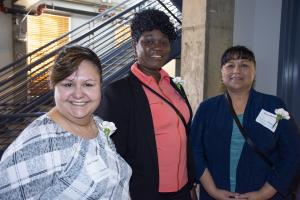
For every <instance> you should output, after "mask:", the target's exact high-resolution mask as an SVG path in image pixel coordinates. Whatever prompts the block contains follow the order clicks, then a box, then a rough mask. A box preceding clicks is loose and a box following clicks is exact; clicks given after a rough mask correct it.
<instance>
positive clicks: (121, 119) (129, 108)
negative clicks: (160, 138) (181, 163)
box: [95, 72, 194, 200]
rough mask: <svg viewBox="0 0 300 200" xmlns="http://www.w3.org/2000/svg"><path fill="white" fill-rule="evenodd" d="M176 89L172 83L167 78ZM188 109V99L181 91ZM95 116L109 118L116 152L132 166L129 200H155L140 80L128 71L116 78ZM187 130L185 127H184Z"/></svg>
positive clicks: (150, 134)
mask: <svg viewBox="0 0 300 200" xmlns="http://www.w3.org/2000/svg"><path fill="white" fill-rule="evenodd" d="M171 84H172V85H173V87H174V88H175V89H176V90H177V91H178V88H177V87H176V85H175V84H174V83H173V81H171ZM179 94H181V95H182V96H183V98H184V99H185V101H186V103H187V105H188V107H189V109H190V115H191V117H190V121H189V122H188V127H189V124H190V122H191V119H192V111H191V107H190V104H189V103H188V100H187V98H186V96H185V94H184V92H183V93H180V92H179ZM95 114H96V115H99V116H100V117H101V118H102V119H103V120H106V121H112V122H114V123H115V124H116V127H117V130H116V132H115V133H114V134H113V135H112V136H111V137H112V139H113V141H114V143H115V145H116V149H117V152H118V153H119V154H120V155H121V156H122V157H123V158H124V159H125V160H126V161H127V163H128V164H129V165H130V166H131V168H132V171H133V173H132V177H131V179H130V195H131V198H132V200H142V199H143V200H158V199H159V197H158V188H159V174H158V173H159V172H158V158H157V150H156V142H155V135H154V127H153V121H152V116H151V110H150V106H149V103H148V99H147V96H146V94H145V92H144V90H143V88H142V86H141V83H140V81H139V80H138V79H137V78H136V77H135V76H134V75H133V74H132V73H131V72H130V73H129V76H127V77H125V78H123V79H121V80H118V81H116V82H114V83H112V84H110V85H109V86H107V87H106V88H105V89H104V91H103V96H102V100H101V104H100V106H99V108H98V109H97V111H96V113H95ZM187 132H188V130H187ZM187 147H188V155H187V160H188V168H189V169H188V175H189V183H190V185H191V184H192V182H193V181H194V164H193V162H192V157H191V154H190V145H187Z"/></svg>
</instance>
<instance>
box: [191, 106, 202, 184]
mask: <svg viewBox="0 0 300 200" xmlns="http://www.w3.org/2000/svg"><path fill="white" fill-rule="evenodd" d="M204 107H205V106H204V105H203V103H202V104H200V106H199V108H198V109H197V111H196V114H195V117H194V119H193V121H192V126H191V133H190V141H191V145H192V154H193V156H194V162H195V178H196V180H197V181H199V179H200V177H201V176H202V174H203V172H204V170H205V168H206V159H205V155H204V146H203V141H202V139H203V134H204V132H205V117H204V116H205V111H204V110H205V108H204Z"/></svg>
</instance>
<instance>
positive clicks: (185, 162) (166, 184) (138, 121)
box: [98, 9, 194, 200]
mask: <svg viewBox="0 0 300 200" xmlns="http://www.w3.org/2000/svg"><path fill="white" fill-rule="evenodd" d="M131 34H132V39H133V46H134V49H135V55H136V58H137V60H136V62H135V63H134V64H133V65H132V67H131V71H130V72H129V75H128V76H127V77H125V78H123V79H121V80H118V81H116V82H114V83H112V84H111V85H109V86H108V87H106V88H105V89H104V92H103V97H102V101H101V105H100V107H99V110H98V114H99V115H100V116H101V117H102V118H103V119H105V120H109V121H113V122H115V123H116V126H117V127H118V129H117V131H116V133H115V134H114V135H113V136H112V139H113V141H114V142H115V145H116V148H117V151H118V153H119V154H120V155H121V156H122V157H123V158H124V159H125V160H126V161H127V163H128V164H129V165H130V166H131V167H132V170H133V175H132V178H131V180H130V186H129V190H130V195H131V198H132V200H141V199H143V200H166V199H174V200H175V199H176V200H190V199H192V198H191V194H193V193H191V192H190V191H191V189H192V181H193V173H192V172H193V170H192V168H191V167H192V166H193V164H192V163H191V156H190V151H189V145H188V142H189V141H188V139H187V130H188V127H189V125H190V120H191V118H192V111H191V107H190V104H189V102H188V100H187V97H186V95H185V93H184V90H183V88H182V86H180V87H177V86H176V84H175V83H174V82H173V80H172V78H170V77H169V75H168V74H167V72H166V71H164V70H163V69H162V67H163V65H165V64H166V62H167V60H168V57H169V53H170V43H171V41H172V40H174V39H175V38H176V37H177V34H176V32H175V28H174V26H173V24H172V23H171V22H170V20H169V17H168V16H167V15H166V14H165V13H164V12H162V11H159V10H153V9H149V10H144V11H141V12H140V13H137V14H136V15H135V17H134V19H133V20H132V24H131ZM193 198H194V196H193Z"/></svg>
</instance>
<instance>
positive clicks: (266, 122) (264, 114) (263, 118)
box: [255, 109, 278, 133]
mask: <svg viewBox="0 0 300 200" xmlns="http://www.w3.org/2000/svg"><path fill="white" fill-rule="evenodd" d="M255 121H256V122H258V123H260V124H261V125H263V126H264V127H266V128H267V129H269V130H270V131H272V132H273V133H274V132H275V130H276V128H277V125H278V123H276V115H275V114H273V113H270V112H268V111H266V110H264V109H261V111H260V113H259V114H258V116H257V117H256V120H255ZM275 123H276V124H275ZM274 124H275V125H274Z"/></svg>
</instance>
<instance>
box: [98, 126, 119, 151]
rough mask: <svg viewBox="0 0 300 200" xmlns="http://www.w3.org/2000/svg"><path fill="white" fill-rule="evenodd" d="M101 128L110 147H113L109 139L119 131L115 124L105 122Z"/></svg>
mask: <svg viewBox="0 0 300 200" xmlns="http://www.w3.org/2000/svg"><path fill="white" fill-rule="evenodd" d="M100 128H101V130H102V131H103V133H104V135H105V136H106V139H107V142H108V144H109V146H111V145H112V144H111V142H109V137H110V136H111V135H112V134H113V133H114V132H115V131H116V130H117V127H116V126H115V124H114V123H113V122H108V121H103V122H101V123H100Z"/></svg>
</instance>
